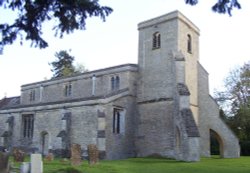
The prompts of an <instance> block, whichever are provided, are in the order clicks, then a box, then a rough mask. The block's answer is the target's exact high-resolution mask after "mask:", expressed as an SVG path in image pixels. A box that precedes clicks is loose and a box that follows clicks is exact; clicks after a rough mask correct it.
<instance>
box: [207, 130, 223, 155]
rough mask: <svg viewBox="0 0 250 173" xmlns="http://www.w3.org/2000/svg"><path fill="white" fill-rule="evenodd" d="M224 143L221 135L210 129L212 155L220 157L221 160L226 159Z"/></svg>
mask: <svg viewBox="0 0 250 173" xmlns="http://www.w3.org/2000/svg"><path fill="white" fill-rule="evenodd" d="M223 145H224V144H223V141H222V139H221V137H220V135H219V134H218V133H217V132H216V131H214V130H212V129H210V154H211V155H219V156H220V157H221V158H223V157H224V155H223V153H224V146H223Z"/></svg>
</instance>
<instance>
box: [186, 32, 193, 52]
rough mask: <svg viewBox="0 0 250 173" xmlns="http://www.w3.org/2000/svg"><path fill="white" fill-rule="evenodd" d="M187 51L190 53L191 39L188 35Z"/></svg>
mask: <svg viewBox="0 0 250 173" xmlns="http://www.w3.org/2000/svg"><path fill="white" fill-rule="evenodd" d="M187 51H188V53H192V37H191V35H189V34H188V35H187Z"/></svg>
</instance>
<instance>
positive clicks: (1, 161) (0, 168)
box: [0, 152, 10, 173]
mask: <svg viewBox="0 0 250 173" xmlns="http://www.w3.org/2000/svg"><path fill="white" fill-rule="evenodd" d="M9 169H10V167H9V154H8V153H3V152H0V173H9Z"/></svg>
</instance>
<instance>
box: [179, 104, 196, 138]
mask: <svg viewBox="0 0 250 173" xmlns="http://www.w3.org/2000/svg"><path fill="white" fill-rule="evenodd" d="M181 116H182V118H183V120H184V123H185V128H186V132H187V135H188V137H199V136H200V134H199V130H198V127H197V125H196V123H195V121H194V117H193V113H192V111H191V109H188V108H185V109H182V110H181Z"/></svg>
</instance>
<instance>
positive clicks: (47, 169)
mask: <svg viewBox="0 0 250 173" xmlns="http://www.w3.org/2000/svg"><path fill="white" fill-rule="evenodd" d="M70 168H72V167H71V166H70V162H69V161H68V162H61V161H60V160H55V161H53V162H44V173H59V172H58V170H60V169H70ZM74 168H75V169H77V170H80V171H81V172H82V173H250V157H241V158H238V159H220V158H218V157H217V158H216V157H213V158H202V159H201V161H200V162H195V163H187V162H179V161H175V160H169V159H156V158H132V159H126V160H117V161H101V162H100V163H99V164H98V165H95V166H89V165H88V163H87V161H83V165H81V166H75V167H74ZM66 172H67V171H61V172H60V173H66ZM67 173H77V172H73V171H72V172H70V171H68V172H67Z"/></svg>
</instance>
